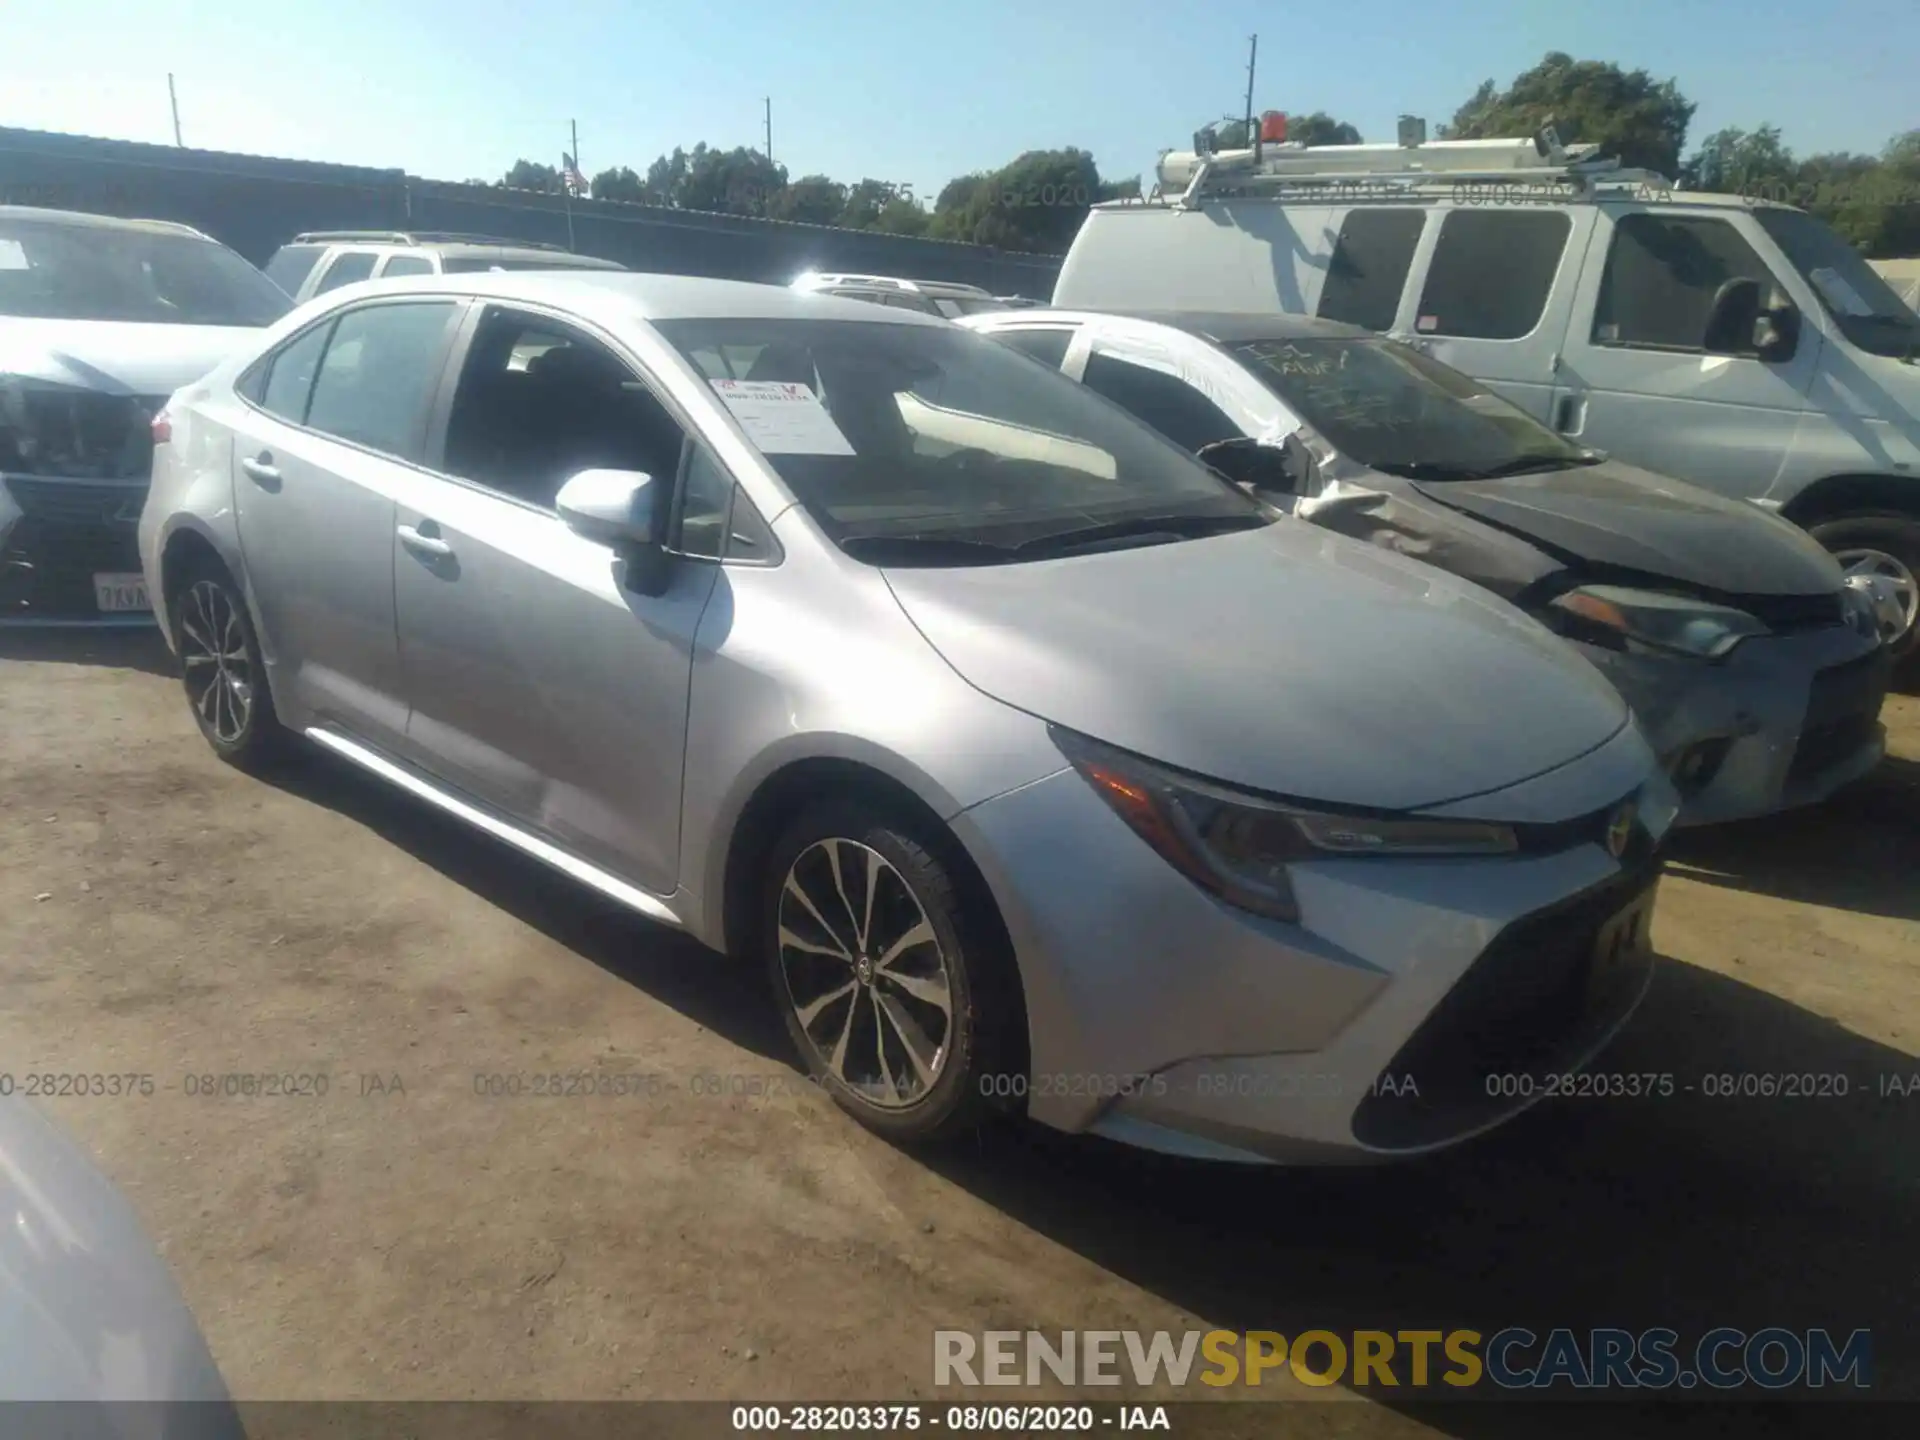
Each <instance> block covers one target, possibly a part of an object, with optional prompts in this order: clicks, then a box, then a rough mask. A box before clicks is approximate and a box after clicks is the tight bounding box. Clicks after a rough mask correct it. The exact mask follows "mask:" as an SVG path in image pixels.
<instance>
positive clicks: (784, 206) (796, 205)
mask: <svg viewBox="0 0 1920 1440" xmlns="http://www.w3.org/2000/svg"><path fill="white" fill-rule="evenodd" d="M846 208H847V187H846V186H844V185H842V184H840V183H839V182H838V181H837V180H830V179H828V178H827V177H826V176H825V175H802V176H801V177H800V178H799V179H798V180H793V181H790V182H788V184H787V187H786V188H785V189H784V190H782V191H781V192H780V193H779V194H778V195H776V196H774V199H773V206H772V208H771V210H770V211H769V213H770V214H771V215H772V216H773V218H774V219H776V220H793V221H797V222H799V223H800V224H802V225H831V224H833V223H834V222H835V221H836V220H838V219H839V218H840V212H841V211H842V210H844V209H846Z"/></svg>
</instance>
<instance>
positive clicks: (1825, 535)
mask: <svg viewBox="0 0 1920 1440" xmlns="http://www.w3.org/2000/svg"><path fill="white" fill-rule="evenodd" d="M1809 533H1810V534H1811V535H1812V536H1813V538H1814V539H1816V540H1818V541H1819V542H1820V543H1821V544H1822V545H1824V546H1826V548H1827V549H1828V551H1830V552H1831V553H1832V555H1833V557H1834V559H1836V560H1838V561H1839V562H1840V565H1841V568H1842V569H1844V570H1845V571H1846V572H1847V573H1848V574H1849V575H1877V576H1879V577H1881V578H1882V579H1883V580H1886V581H1888V582H1890V584H1891V585H1892V587H1893V590H1894V592H1895V594H1896V596H1897V597H1898V598H1899V600H1900V604H1901V607H1902V609H1903V610H1904V612H1905V614H1906V618H1907V623H1906V629H1905V630H1904V631H1903V632H1902V633H1901V634H1900V635H1898V636H1896V637H1894V638H1892V639H1890V640H1889V641H1888V645H1889V648H1891V649H1892V651H1893V653H1894V655H1895V656H1896V657H1897V658H1901V659H1907V660H1911V659H1912V658H1913V657H1914V656H1915V654H1916V652H1920V520H1915V519H1913V518H1912V517H1910V516H1906V515H1849V516H1846V517H1844V518H1843V519H1839V520H1828V521H1826V522H1824V523H1823V524H1819V525H1815V526H1812V527H1811V528H1810V531H1809Z"/></svg>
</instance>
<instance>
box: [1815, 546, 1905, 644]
mask: <svg viewBox="0 0 1920 1440" xmlns="http://www.w3.org/2000/svg"><path fill="white" fill-rule="evenodd" d="M1833 558H1834V559H1835V560H1838V561H1839V562H1840V565H1841V568H1842V569H1844V570H1845V571H1846V572H1847V574H1848V575H1849V576H1853V575H1865V576H1869V577H1871V578H1872V579H1874V580H1876V581H1878V582H1879V583H1880V585H1881V587H1882V589H1883V590H1885V591H1886V592H1889V593H1891V594H1892V596H1893V599H1894V603H1895V604H1897V605H1898V606H1899V607H1900V628H1899V629H1898V630H1896V631H1894V632H1893V633H1892V634H1883V635H1882V637H1881V638H1882V639H1884V640H1886V641H1887V642H1888V643H1892V642H1893V641H1896V640H1898V639H1899V638H1900V637H1901V636H1902V635H1905V634H1906V633H1907V632H1908V631H1910V630H1912V629H1913V625H1914V619H1915V617H1916V614H1920V578H1916V577H1915V575H1914V573H1913V571H1912V570H1911V569H1909V568H1908V566H1907V564H1906V563H1905V562H1904V561H1903V560H1901V559H1900V557H1899V556H1897V555H1890V554H1888V553H1887V552H1886V551H1885V550H1874V549H1871V548H1867V547H1864V546H1853V547H1850V548H1848V549H1845V550H1836V551H1834V552H1833Z"/></svg>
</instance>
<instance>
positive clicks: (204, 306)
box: [0, 216, 293, 327]
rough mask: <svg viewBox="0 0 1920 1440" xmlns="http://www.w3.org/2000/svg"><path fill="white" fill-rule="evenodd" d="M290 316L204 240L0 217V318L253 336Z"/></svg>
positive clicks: (285, 303) (283, 301)
mask: <svg viewBox="0 0 1920 1440" xmlns="http://www.w3.org/2000/svg"><path fill="white" fill-rule="evenodd" d="M292 308H293V301H292V300H291V299H289V298H288V296H287V295H286V293H285V292H284V291H282V290H281V289H280V287H279V286H278V285H275V284H274V283H273V282H272V281H271V280H269V279H267V277H266V276H264V275H262V274H261V273H260V272H259V271H258V270H256V269H254V268H253V266H251V265H249V264H248V263H247V262H246V261H245V260H242V259H241V258H240V257H239V256H238V255H236V254H234V253H233V251H231V250H229V249H227V248H226V246H224V245H218V244H215V243H214V242H213V241H211V240H206V239H202V238H200V237H198V236H193V235H182V234H178V233H170V232H168V231H164V230H124V229H121V228H120V227H119V226H109V225H90V224H87V223H85V222H80V223H73V222H65V223H63V222H61V221H58V220H40V219H22V218H19V217H16V216H6V217H4V218H0V315H17V316H22V317H31V318H33V319H39V320H114V321H122V322H133V323H144V324H150V325H236V326H249V327H253V326H263V325H271V324H272V323H273V322H274V321H276V320H278V319H279V318H280V317H281V316H282V315H284V314H286V313H287V311H289V310H291V309H292Z"/></svg>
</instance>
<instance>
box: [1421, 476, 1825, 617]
mask: <svg viewBox="0 0 1920 1440" xmlns="http://www.w3.org/2000/svg"><path fill="white" fill-rule="evenodd" d="M1401 483H1405V482H1401ZM1413 488H1414V489H1415V490H1417V491H1419V493H1420V494H1422V495H1424V496H1426V497H1427V498H1428V499H1429V500H1434V501H1437V502H1439V503H1440V504H1442V505H1445V506H1448V507H1450V508H1452V509H1455V510H1459V511H1461V512H1463V513H1465V514H1467V515H1471V516H1473V517H1474V518H1476V519H1479V520H1483V521H1485V522H1487V523H1488V524H1490V525H1495V526H1498V527H1499V528H1500V529H1503V530H1507V531H1509V532H1512V533H1514V534H1517V535H1520V536H1523V537H1525V538H1526V539H1529V540H1533V541H1537V542H1538V543H1540V544H1541V545H1544V546H1546V547H1548V548H1549V550H1552V551H1558V552H1560V553H1561V554H1563V555H1566V556H1570V557H1572V558H1573V559H1575V560H1577V561H1585V562H1587V563H1589V564H1592V565H1602V566H1608V567H1614V568H1618V569H1623V570H1636V571H1639V572H1641V573H1643V574H1645V575H1648V576H1652V577H1654V578H1657V579H1664V580H1670V581H1676V582H1678V583H1679V584H1682V585H1685V586H1688V587H1690V588H1693V589H1696V590H1701V591H1707V592H1711V593H1713V594H1716V595H1721V596H1741V595H1830V594H1832V593H1833V592H1834V591H1836V590H1838V589H1839V588H1840V586H1841V583H1842V576H1841V571H1840V567H1839V565H1837V564H1836V563H1835V562H1834V559H1833V557H1832V556H1830V555H1829V554H1827V552H1826V551H1825V550H1823V549H1822V548H1821V547H1820V544H1819V542H1818V541H1816V540H1814V539H1813V537H1811V536H1810V535H1808V534H1807V533H1806V532H1805V531H1804V530H1802V529H1800V528H1799V526H1797V525H1793V524H1791V523H1789V522H1788V521H1785V520H1782V519H1780V518H1779V517H1778V516H1775V515H1769V514H1767V513H1766V512H1765V511H1764V510H1761V509H1759V508H1758V507H1757V506H1754V505H1750V504H1747V503H1746V502H1745V501H1741V500H1729V499H1727V498H1725V497H1724V496H1721V495H1716V494H1714V493H1713V492H1712V491H1710V490H1703V489H1701V488H1700V487H1699V486H1697V485H1689V484H1686V483H1685V482H1683V481H1680V480H1672V479H1669V478H1668V477H1666V476H1664V475H1656V474H1654V473H1653V472H1652V471H1649V470H1641V469H1639V468H1638V467H1636V466H1632V465H1625V464H1622V463H1620V462H1619V461H1614V460H1609V461H1607V462H1606V463H1604V464H1600V465H1587V466H1576V467H1574V468H1572V469H1568V470H1554V471H1549V472H1548V473H1546V474H1542V475H1515V476H1509V477H1507V478H1505V479H1500V480H1464V481H1449V482H1444V483H1442V482H1434V481H1420V482H1416V483H1415V484H1414V486H1413Z"/></svg>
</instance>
